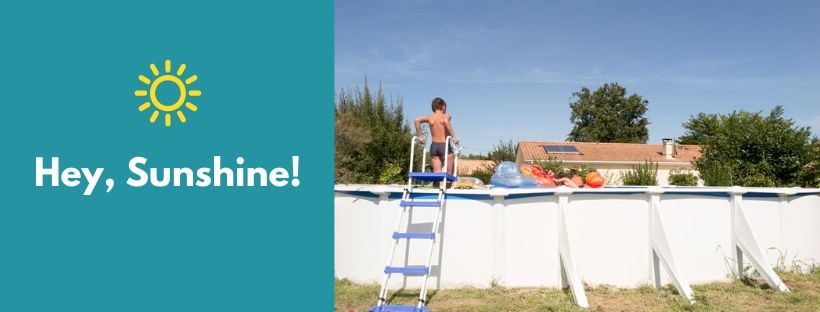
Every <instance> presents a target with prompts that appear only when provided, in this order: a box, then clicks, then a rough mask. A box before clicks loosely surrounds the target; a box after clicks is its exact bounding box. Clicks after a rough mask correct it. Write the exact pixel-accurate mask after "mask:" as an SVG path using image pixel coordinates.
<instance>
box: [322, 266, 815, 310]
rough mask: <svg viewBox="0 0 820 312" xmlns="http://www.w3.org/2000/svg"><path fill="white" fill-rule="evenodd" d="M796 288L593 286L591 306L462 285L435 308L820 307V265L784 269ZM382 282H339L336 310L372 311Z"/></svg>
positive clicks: (404, 296)
mask: <svg viewBox="0 0 820 312" xmlns="http://www.w3.org/2000/svg"><path fill="white" fill-rule="evenodd" d="M779 274H780V277H781V278H782V279H783V281H784V282H785V283H786V285H788V286H789V288H790V289H791V292H789V293H780V292H778V291H776V290H773V289H770V288H769V287H768V286H767V285H766V284H765V283H764V282H763V281H762V280H760V279H758V278H752V279H748V280H744V281H739V280H736V281H733V282H730V283H712V284H706V285H696V286H694V287H693V288H694V290H695V297H696V300H697V303H695V304H688V303H686V302H685V301H684V300H682V299H681V297H680V296H679V295H678V294H677V292H676V291H675V289H674V287H671V286H667V287H665V288H663V289H654V288H650V287H648V286H647V287H640V288H635V289H620V288H615V287H609V286H599V287H595V288H587V298H588V299H589V304H590V309H589V310H584V309H581V308H579V307H577V306H576V305H575V304H574V303H573V302H572V296H571V294H570V293H569V292H568V291H567V290H560V289H554V288H503V287H493V288H489V289H477V288H460V289H445V290H441V291H434V290H431V291H430V292H429V294H428V299H429V304H428V307H429V308H430V309H431V310H432V311H436V312H440V311H820V269H814V270H812V271H811V272H810V273H808V274H799V273H792V272H780V273H779ZM378 292H379V286H378V285H375V284H372V285H360V284H354V283H351V282H350V281H349V280H347V279H341V280H340V279H337V280H336V290H335V295H336V304H335V305H336V306H335V310H336V311H348V310H353V311H367V308H368V307H370V306H372V305H373V304H374V303H375V301H376V298H377V294H378ZM417 296H418V290H401V291H399V292H398V293H393V292H391V293H390V294H389V297H390V298H391V303H396V304H414V303H415V302H416V298H417Z"/></svg>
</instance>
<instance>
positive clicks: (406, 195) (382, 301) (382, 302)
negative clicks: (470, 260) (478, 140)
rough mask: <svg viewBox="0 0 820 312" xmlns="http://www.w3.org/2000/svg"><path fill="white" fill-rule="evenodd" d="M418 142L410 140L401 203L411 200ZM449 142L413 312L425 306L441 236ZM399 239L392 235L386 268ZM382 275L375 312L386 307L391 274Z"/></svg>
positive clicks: (403, 211) (401, 214)
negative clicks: (434, 252) (419, 288)
mask: <svg viewBox="0 0 820 312" xmlns="http://www.w3.org/2000/svg"><path fill="white" fill-rule="evenodd" d="M418 140H419V139H418V137H416V136H413V138H412V139H411V140H410V165H409V170H408V178H407V186H406V187H405V188H404V191H403V192H402V197H401V200H402V201H407V200H410V199H411V198H410V194H411V193H412V192H413V177H411V176H410V173H411V172H413V161H414V157H415V151H416V142H417V141H418ZM451 140H452V137H451V136H447V138H446V139H445V147H444V155H445V156H444V165H443V166H442V172H444V173H445V175H444V177H443V178H442V181H441V184H440V185H439V189H438V196H437V201H438V203H439V205H438V208H437V211H436V217H435V219H434V220H433V228H432V231H431V232H432V233H433V238H432V239H431V240H430V247H429V249H428V252H427V263H426V265H425V268H426V269H427V271H426V273H425V274H423V275H424V282H423V284H422V287H421V290H420V292H419V298H418V303H417V304H416V307H415V311H422V309H424V306H425V305H426V304H427V300H426V299H427V286H428V281H429V279H430V273H431V267H430V266H431V265H432V260H433V251H434V250H435V247H436V245H437V243H438V240H439V236H440V234H441V231H439V227H440V221H441V217H442V212H443V210H444V207H445V206H446V204H447V202H446V199H447V197H446V192H447V175H446V173H447V165H448V162H447V158H448V155H449V153H450V142H451ZM423 153H424V154H423V155H422V165H421V172H424V171H425V167H426V165H427V163H426V161H427V158H426V157H425V156H426V154H427V148H426V146H425V148H424V150H423ZM458 153H459V149H455V151H454V152H453V155H454V159H453V169H454V170H453V173H454V175H457V174H458V172H457V171H456V170H458ZM409 207H411V206H402V207H401V208H402V209H401V212H399V217H398V220H397V221H396V227H395V230H394V231H393V233H399V232H400V231H401V228H402V223H403V222H402V221H403V220H404V215H405V214H407V210H408V208H409ZM407 222H408V225H409V222H410V220H409V219H408V220H407ZM401 239H403V238H402V237H396V236H395V234H394V236H393V246H392V247H391V249H390V255H389V256H388V258H387V265H386V267H391V265H392V264H393V259H394V257H395V255H396V248H397V247H398V245H399V241H400V240H401ZM407 244H410V241H409V240H408V241H407ZM384 274H385V275H384V279H383V280H382V285H381V290H380V291H379V299H378V301H377V302H376V306H375V307H374V308H375V309H376V311H381V309H380V308H381V307H383V306H386V304H387V292H388V288H389V281H390V277H391V275H392V274H393V273H391V272H385V273H384Z"/></svg>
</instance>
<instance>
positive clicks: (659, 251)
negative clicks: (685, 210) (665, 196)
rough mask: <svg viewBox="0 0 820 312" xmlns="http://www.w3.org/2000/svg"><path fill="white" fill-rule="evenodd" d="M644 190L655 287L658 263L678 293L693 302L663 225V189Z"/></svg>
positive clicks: (690, 288)
mask: <svg viewBox="0 0 820 312" xmlns="http://www.w3.org/2000/svg"><path fill="white" fill-rule="evenodd" d="M646 192H647V193H648V194H649V249H650V253H651V254H652V262H651V263H652V275H653V279H654V284H655V287H657V288H660V287H661V286H662V285H661V276H660V273H661V270H660V265H661V264H662V265H663V267H664V269H666V273H667V274H669V278H670V279H672V284H673V285H675V288H676V289H677V290H678V293H680V295H681V296H682V297H683V298H684V299H686V300H687V301H689V303H694V302H695V294H694V292H693V291H692V287H690V286H689V281H688V280H687V279H686V277H684V275H683V273H681V272H680V270H679V269H678V265H677V261H676V260H675V254H674V253H672V246H671V244H670V243H669V238H668V237H667V235H666V229H665V228H664V226H663V217H662V216H661V211H660V205H661V200H660V196H661V193H663V189H662V188H660V187H650V188H648V189H647V190H646Z"/></svg>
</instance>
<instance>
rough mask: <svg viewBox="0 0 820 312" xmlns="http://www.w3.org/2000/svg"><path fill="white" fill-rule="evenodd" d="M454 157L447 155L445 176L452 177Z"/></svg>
mask: <svg viewBox="0 0 820 312" xmlns="http://www.w3.org/2000/svg"><path fill="white" fill-rule="evenodd" d="M455 159H456V158H455V156H454V155H453V154H450V155H447V174H449V175H453V171H454V170H455V169H456V168H454V162H455Z"/></svg>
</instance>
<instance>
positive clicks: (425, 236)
mask: <svg viewBox="0 0 820 312" xmlns="http://www.w3.org/2000/svg"><path fill="white" fill-rule="evenodd" d="M399 238H407V239H434V238H436V233H401V232H393V239H399Z"/></svg>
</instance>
